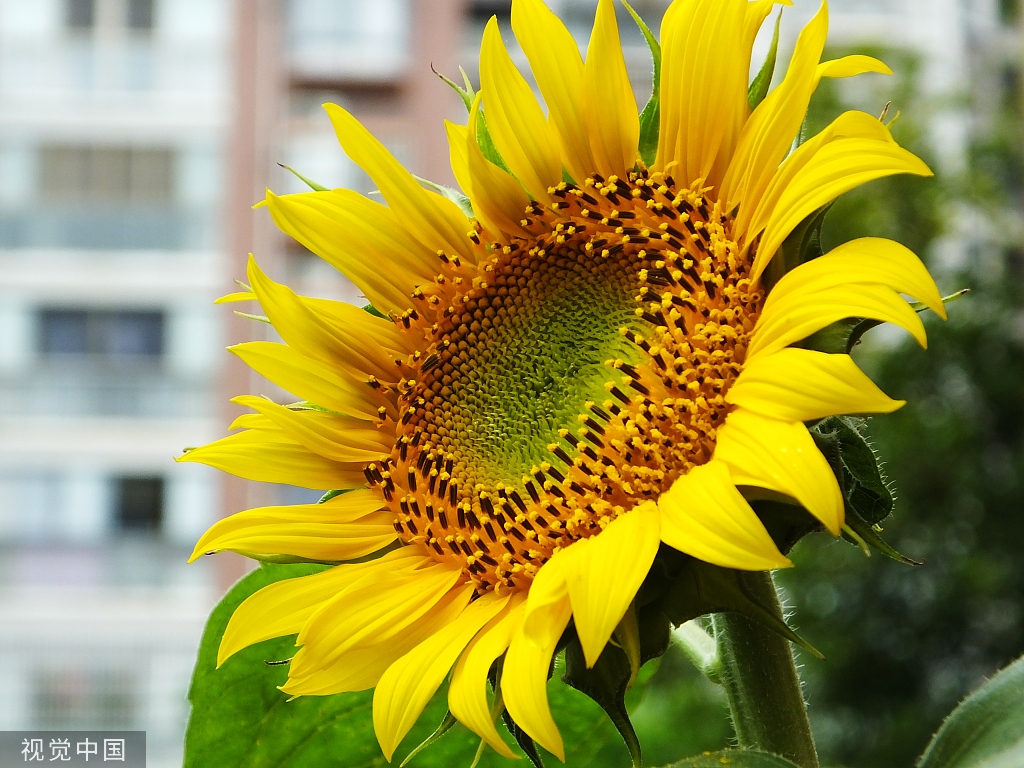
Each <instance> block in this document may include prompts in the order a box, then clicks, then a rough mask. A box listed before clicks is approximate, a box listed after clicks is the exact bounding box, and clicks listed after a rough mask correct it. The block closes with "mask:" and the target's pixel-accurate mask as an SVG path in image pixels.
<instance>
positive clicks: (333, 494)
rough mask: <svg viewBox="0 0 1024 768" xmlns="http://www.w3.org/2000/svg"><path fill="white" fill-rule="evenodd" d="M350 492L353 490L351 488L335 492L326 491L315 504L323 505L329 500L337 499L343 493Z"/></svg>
mask: <svg viewBox="0 0 1024 768" xmlns="http://www.w3.org/2000/svg"><path fill="white" fill-rule="evenodd" d="M351 490H353V489H352V488H340V489H338V490H335V491H328V492H327V493H325V494H324V495H323V496H321V497H320V501H318V502H317V504H323V503H324V502H325V501H330V500H331V499H334V498H337V497H338V496H341V495H342V494H343V493H348V492H349V491H351Z"/></svg>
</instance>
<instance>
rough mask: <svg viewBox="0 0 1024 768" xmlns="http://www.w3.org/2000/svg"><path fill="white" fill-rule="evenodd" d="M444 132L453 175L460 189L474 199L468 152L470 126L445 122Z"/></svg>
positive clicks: (449, 121)
mask: <svg viewBox="0 0 1024 768" xmlns="http://www.w3.org/2000/svg"><path fill="white" fill-rule="evenodd" d="M444 130H445V134H446V135H447V136H448V159H449V162H450V164H451V166H452V174H453V175H454V176H455V181H456V182H457V183H458V185H459V188H460V189H462V191H463V192H464V193H465V194H466V195H467V196H469V197H472V188H473V187H472V184H471V183H470V180H469V154H468V153H467V151H466V142H468V141H469V126H467V125H459V124H458V123H453V122H452V121H451V120H445V121H444Z"/></svg>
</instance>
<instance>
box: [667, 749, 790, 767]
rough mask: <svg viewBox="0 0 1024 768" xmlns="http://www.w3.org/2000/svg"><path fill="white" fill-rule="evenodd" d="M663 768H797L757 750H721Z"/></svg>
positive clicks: (785, 760) (782, 758) (784, 759)
mask: <svg viewBox="0 0 1024 768" xmlns="http://www.w3.org/2000/svg"><path fill="white" fill-rule="evenodd" d="M665 768H797V765H796V763H792V762H790V761H789V760H787V759H786V758H784V757H779V756H778V755H773V754H772V753H770V752H762V751H760V750H757V749H723V750H722V751H721V752H708V753H707V754H703V755H697V756H696V757H688V758H687V759H686V760H680V761H679V762H678V763H672V764H671V765H668V766H665Z"/></svg>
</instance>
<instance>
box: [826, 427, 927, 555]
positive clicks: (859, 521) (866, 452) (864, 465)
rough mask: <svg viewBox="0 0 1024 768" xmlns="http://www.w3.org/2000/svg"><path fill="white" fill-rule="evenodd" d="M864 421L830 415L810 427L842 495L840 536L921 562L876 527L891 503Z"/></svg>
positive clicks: (891, 497) (891, 498)
mask: <svg viewBox="0 0 1024 768" xmlns="http://www.w3.org/2000/svg"><path fill="white" fill-rule="evenodd" d="M866 424H867V422H866V421H865V420H864V419H858V418H855V417H852V416H830V417H829V418H827V419H823V420H822V421H820V422H818V423H817V424H815V425H814V427H812V428H811V436H812V437H813V438H814V442H815V444H816V445H817V446H818V449H819V450H820V451H821V452H822V454H823V455H824V456H825V459H826V460H827V461H828V463H829V466H830V467H831V468H832V472H833V473H834V474H835V476H836V480H837V481H838V482H839V488H840V490H841V491H842V494H843V505H844V507H845V516H846V526H845V527H844V530H843V538H845V539H846V540H847V541H850V542H852V543H854V544H856V545H857V546H859V547H861V548H862V549H865V551H866V553H868V554H870V550H868V549H866V548H868V547H870V548H872V549H875V550H877V551H879V552H881V553H882V554H883V555H885V556H886V557H890V558H892V559H893V560H896V561H897V562H900V563H903V564H905V565H921V563H920V562H918V561H917V560H914V559H913V558H911V557H907V556H906V555H904V554H903V553H901V552H899V551H898V550H897V549H896V548H895V547H893V546H892V545H891V544H889V543H888V542H886V541H885V540H884V539H883V538H882V537H881V535H880V534H879V531H878V529H877V525H878V523H879V522H881V521H882V520H884V519H885V518H886V517H888V516H889V515H890V514H891V513H892V510H893V506H894V505H895V498H894V497H893V493H892V488H891V486H890V484H889V482H888V480H886V477H885V472H884V470H883V469H882V464H881V460H880V459H879V457H878V454H877V453H875V450H874V448H872V447H871V444H870V443H869V442H868V441H867V439H866V437H865V435H864V433H865V427H866Z"/></svg>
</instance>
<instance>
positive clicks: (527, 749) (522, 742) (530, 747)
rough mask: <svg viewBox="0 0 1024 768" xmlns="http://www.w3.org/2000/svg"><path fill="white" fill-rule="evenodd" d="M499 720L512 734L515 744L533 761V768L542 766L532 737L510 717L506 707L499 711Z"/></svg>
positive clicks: (542, 762)
mask: <svg viewBox="0 0 1024 768" xmlns="http://www.w3.org/2000/svg"><path fill="white" fill-rule="evenodd" d="M501 720H502V722H503V723H505V727H506V728H508V732H509V733H511V734H512V738H513V739H515V740H516V744H518V745H519V748H520V749H521V750H523V753H524V754H525V755H526V756H527V757H528V758H530V762H531V763H533V768H544V761H543V760H542V759H541V756H540V752H539V751H538V750H537V744H536V743H535V742H534V740H533V739H531V738H530V736H529V735H528V734H527V733H526V731H524V730H523V729H522V728H520V727H519V726H518V725H517V724H516V721H515V720H513V719H512V715H510V714H509V713H508V710H507V709H506V710H505V711H504V712H502V713H501Z"/></svg>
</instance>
